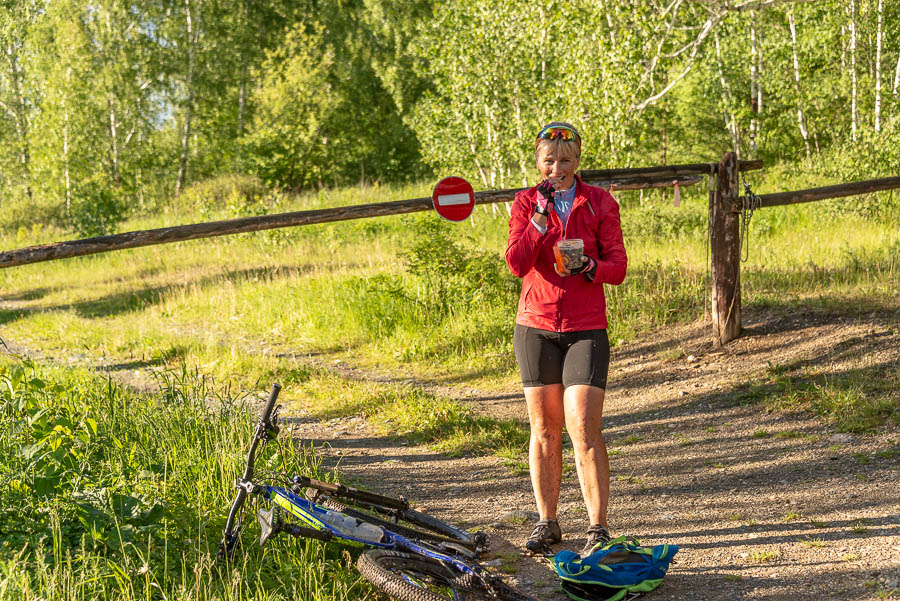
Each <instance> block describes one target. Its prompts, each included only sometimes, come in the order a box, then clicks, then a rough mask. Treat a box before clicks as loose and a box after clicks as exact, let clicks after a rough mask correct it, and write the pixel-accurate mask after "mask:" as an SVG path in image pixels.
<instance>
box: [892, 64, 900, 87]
mask: <svg viewBox="0 0 900 601" xmlns="http://www.w3.org/2000/svg"><path fill="white" fill-rule="evenodd" d="M898 88H900V56H897V67H896V68H895V69H894V89H893V90H892V93H893V94H894V96H896V95H897V89H898Z"/></svg>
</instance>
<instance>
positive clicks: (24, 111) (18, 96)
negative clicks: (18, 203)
mask: <svg viewBox="0 0 900 601" xmlns="http://www.w3.org/2000/svg"><path fill="white" fill-rule="evenodd" d="M5 54H6V59H7V61H8V62H9V77H10V83H11V84H12V92H13V100H14V102H15V106H14V107H12V108H10V107H8V106H7V105H5V104H4V105H2V106H3V108H4V109H5V110H6V112H7V113H8V114H9V115H10V116H11V117H12V118H13V122H14V123H15V126H16V135H17V136H18V137H19V162H20V163H21V164H22V175H23V176H24V180H25V195H26V196H28V200H32V199H33V195H32V192H31V148H30V145H29V141H28V135H29V132H28V130H29V123H28V106H27V104H26V103H25V90H24V84H23V83H22V79H24V74H23V73H22V68H21V65H20V64H19V53H18V52H17V51H16V48H15V47H14V44H13V42H9V44H8V45H7V46H6V52H5Z"/></svg>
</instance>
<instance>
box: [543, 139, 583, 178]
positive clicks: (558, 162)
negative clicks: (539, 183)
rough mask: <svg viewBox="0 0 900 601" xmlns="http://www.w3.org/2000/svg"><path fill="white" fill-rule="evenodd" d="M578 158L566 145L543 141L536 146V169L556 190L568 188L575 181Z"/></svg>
mask: <svg viewBox="0 0 900 601" xmlns="http://www.w3.org/2000/svg"><path fill="white" fill-rule="evenodd" d="M578 163H579V159H578V158H577V157H576V156H575V153H574V152H572V150H571V148H570V147H569V146H568V145H563V144H553V143H552V142H549V141H548V142H544V141H542V142H541V144H540V145H539V146H538V151H537V170H538V172H539V173H540V174H541V179H548V180H550V183H551V184H553V187H554V188H555V189H557V190H568V189H569V188H571V187H572V184H573V183H575V171H577V170H578Z"/></svg>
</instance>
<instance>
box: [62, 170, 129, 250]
mask: <svg viewBox="0 0 900 601" xmlns="http://www.w3.org/2000/svg"><path fill="white" fill-rule="evenodd" d="M127 212H128V204H127V202H126V200H125V197H124V192H123V191H122V190H121V189H115V188H113V187H111V186H109V185H108V184H107V183H106V182H105V181H103V180H102V179H92V180H88V181H85V182H83V183H82V184H80V185H79V186H77V187H76V188H75V191H74V194H73V199H72V207H71V209H70V211H69V215H70V219H71V222H72V227H73V229H74V230H75V232H76V233H78V234H79V235H81V236H82V237H85V238H86V237H90V236H102V235H104V234H111V233H113V232H115V229H116V226H118V224H119V222H120V221H122V219H124V218H125V215H126V214H127Z"/></svg>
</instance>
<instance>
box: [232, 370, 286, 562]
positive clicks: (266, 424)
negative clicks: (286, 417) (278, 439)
mask: <svg viewBox="0 0 900 601" xmlns="http://www.w3.org/2000/svg"><path fill="white" fill-rule="evenodd" d="M279 392H281V384H278V383H277V382H276V383H275V384H273V385H272V392H271V393H269V399H268V400H267V401H266V405H265V407H263V411H262V415H261V416H260V418H259V422H258V423H257V425H256V433H255V434H254V436H253V442H252V443H250V451H249V452H248V453H247V465H246V466H245V467H244V475H243V476H241V479H240V481H239V482H238V484H237V487H238V494H237V497H235V499H234V503H232V504H231V511H229V512H228V520H227V521H226V522H225V534H224V535H223V536H222V542H221V543H219V556H224V555H227V554H229V553H230V552H231V549H232V548H233V547H234V543H235V542H236V538H237V537H236V536H235V533H234V531H233V529H234V520H235V518H236V517H237V514H238V512H239V511H240V509H241V507H242V506H243V504H244V500H246V498H247V495H248V494H249V492H250V491H248V490H247V488H245V487H244V486H245V484H246V483H248V482H250V479H251V478H253V464H254V463H255V461H256V448H257V447H258V446H259V443H260V442H262V441H264V440H266V436H267V432H268V431H269V430H271V429H274V428H275V426H274V424H272V411H273V410H274V408H275V401H276V400H277V399H278V393H279Z"/></svg>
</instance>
